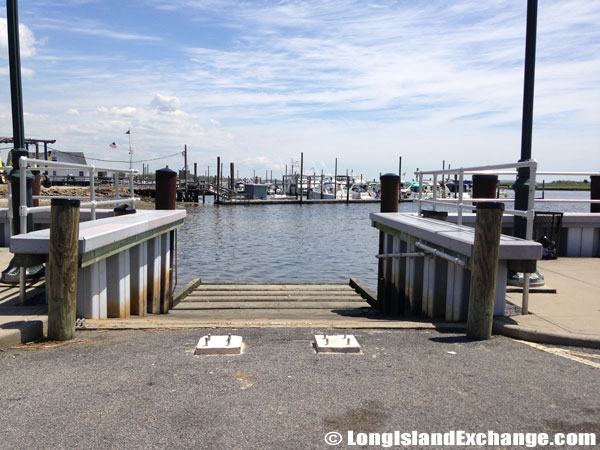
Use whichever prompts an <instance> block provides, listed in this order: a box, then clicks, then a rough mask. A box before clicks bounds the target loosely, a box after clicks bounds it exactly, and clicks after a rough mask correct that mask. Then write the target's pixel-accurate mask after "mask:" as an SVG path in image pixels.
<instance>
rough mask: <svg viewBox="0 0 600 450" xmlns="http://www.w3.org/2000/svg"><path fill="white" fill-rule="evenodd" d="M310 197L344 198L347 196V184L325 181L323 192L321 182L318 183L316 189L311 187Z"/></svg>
mask: <svg viewBox="0 0 600 450" xmlns="http://www.w3.org/2000/svg"><path fill="white" fill-rule="evenodd" d="M334 191H335V192H334ZM309 198H312V199H320V198H326V199H338V200H344V199H345V198H346V186H344V185H343V184H340V183H339V182H338V183H334V182H333V181H327V182H325V183H323V193H322V194H321V184H317V185H316V186H315V188H314V189H311V191H310V195H309Z"/></svg>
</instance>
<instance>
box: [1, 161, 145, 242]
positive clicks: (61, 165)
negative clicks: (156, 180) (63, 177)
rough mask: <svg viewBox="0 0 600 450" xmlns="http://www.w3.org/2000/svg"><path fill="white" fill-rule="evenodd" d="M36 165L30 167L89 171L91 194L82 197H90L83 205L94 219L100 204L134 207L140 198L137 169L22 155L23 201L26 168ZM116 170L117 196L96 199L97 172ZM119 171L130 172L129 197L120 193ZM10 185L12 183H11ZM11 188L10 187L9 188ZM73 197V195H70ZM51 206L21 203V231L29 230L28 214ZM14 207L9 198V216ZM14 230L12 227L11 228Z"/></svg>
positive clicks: (43, 197) (20, 170) (20, 184)
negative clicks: (136, 180) (137, 191)
mask: <svg viewBox="0 0 600 450" xmlns="http://www.w3.org/2000/svg"><path fill="white" fill-rule="evenodd" d="M28 164H30V165H32V164H33V165H35V164H37V167H29V169H32V168H34V169H38V170H46V169H47V168H58V170H67V169H78V170H79V171H83V172H87V173H88V176H89V180H90V195H89V197H87V196H86V197H82V198H83V199H87V198H89V201H87V202H82V203H81V207H90V209H91V216H92V220H96V207H97V206H99V205H115V204H127V203H129V204H131V207H132V208H133V207H134V205H135V202H137V201H139V200H140V199H139V198H137V197H135V195H134V176H135V175H136V174H137V173H138V171H137V170H136V169H114V168H107V167H97V166H94V165H93V164H75V163H65V162H59V161H47V160H44V159H35V158H28V157H26V156H22V157H21V158H19V177H20V179H19V193H20V198H21V201H23V199H25V198H26V196H27V180H26V176H25V174H26V170H27V168H28V167H27V165H28ZM100 171H102V172H107V171H110V172H115V178H114V179H115V196H114V197H111V198H108V199H106V200H96V188H95V177H96V173H97V172H100ZM119 173H124V174H128V178H129V197H121V196H120V194H119V189H120V183H119ZM9 186H10V183H9ZM9 189H10V188H9ZM33 198H34V199H48V198H50V199H51V198H62V197H60V196H42V195H36V196H34V197H33ZM70 198H72V197H70ZM50 208H51V207H50V206H27V205H23V204H21V205H20V206H19V220H20V227H21V233H26V230H27V216H28V215H29V214H35V213H40V212H44V211H50ZM12 215H13V214H12V208H11V201H10V198H9V217H11V216H12ZM11 232H12V229H11Z"/></svg>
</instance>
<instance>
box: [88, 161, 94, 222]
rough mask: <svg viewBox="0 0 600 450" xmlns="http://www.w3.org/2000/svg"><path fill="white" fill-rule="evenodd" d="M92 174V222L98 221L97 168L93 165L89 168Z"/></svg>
mask: <svg viewBox="0 0 600 450" xmlns="http://www.w3.org/2000/svg"><path fill="white" fill-rule="evenodd" d="M89 174H90V202H92V207H91V211H92V220H96V168H95V167H94V166H93V165H92V166H90V168H89Z"/></svg>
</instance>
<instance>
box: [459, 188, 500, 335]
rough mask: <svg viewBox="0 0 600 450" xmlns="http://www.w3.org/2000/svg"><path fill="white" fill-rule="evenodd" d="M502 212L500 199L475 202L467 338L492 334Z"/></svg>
mask: <svg viewBox="0 0 600 450" xmlns="http://www.w3.org/2000/svg"><path fill="white" fill-rule="evenodd" d="M474 184H475V183H474ZM503 212H504V204H503V203H493V202H485V203H478V204H477V219H476V225H475V241H474V245H473V268H472V271H471V292H470V296H469V312H468V316H467V337H469V338H471V339H476V340H485V339H489V338H490V337H491V335H492V323H493V320H494V298H495V294H496V278H497V275H498V257H499V254H500V234H501V231H502V214H503Z"/></svg>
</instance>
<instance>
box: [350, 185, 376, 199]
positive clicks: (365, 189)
mask: <svg viewBox="0 0 600 450" xmlns="http://www.w3.org/2000/svg"><path fill="white" fill-rule="evenodd" d="M375 197H376V195H375V192H374V191H373V189H372V188H371V186H369V184H368V183H367V182H366V181H363V182H360V181H359V182H356V183H354V184H353V185H352V186H350V198H351V199H353V200H372V199H374V198H375Z"/></svg>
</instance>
